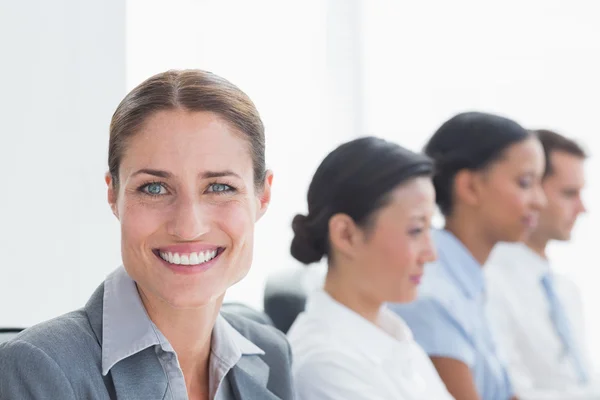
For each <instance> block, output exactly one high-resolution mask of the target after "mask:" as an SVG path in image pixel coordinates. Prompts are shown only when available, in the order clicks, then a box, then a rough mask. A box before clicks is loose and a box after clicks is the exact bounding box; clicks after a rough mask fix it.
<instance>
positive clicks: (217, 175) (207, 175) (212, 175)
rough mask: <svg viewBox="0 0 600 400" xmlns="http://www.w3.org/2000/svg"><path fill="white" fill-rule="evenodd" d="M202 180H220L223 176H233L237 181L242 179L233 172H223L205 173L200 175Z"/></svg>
mask: <svg viewBox="0 0 600 400" xmlns="http://www.w3.org/2000/svg"><path fill="white" fill-rule="evenodd" d="M201 176H202V179H211V178H222V177H224V176H233V177H236V178H238V179H242V178H241V177H240V176H239V175H238V174H236V173H235V172H233V171H229V170H225V171H206V172H204V173H203V174H202V175H201Z"/></svg>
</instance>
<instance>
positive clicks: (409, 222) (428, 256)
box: [288, 137, 451, 400]
mask: <svg viewBox="0 0 600 400" xmlns="http://www.w3.org/2000/svg"><path fill="white" fill-rule="evenodd" d="M432 168H433V165H432V162H431V161H430V160H429V159H428V158H427V157H425V156H423V155H419V154H415V153H412V152H410V151H408V150H406V149H404V148H402V147H400V146H398V145H396V144H392V143H389V142H386V141H384V140H381V139H377V138H373V137H368V138H361V139H357V140H354V141H351V142H349V143H346V144H343V145H341V146H340V147H338V148H337V149H335V150H334V151H333V152H331V153H330V154H329V155H328V156H327V157H326V158H325V160H324V161H323V162H322V163H321V165H320V166H319V168H318V169H317V171H316V173H315V175H314V177H313V180H312V182H311V184H310V188H309V191H308V215H306V216H304V215H298V216H296V218H295V219H294V221H293V229H294V234H295V236H294V239H293V242H292V248H291V252H292V255H293V256H294V257H295V258H296V259H298V260H299V261H301V262H303V263H305V264H310V263H312V262H316V261H319V260H320V259H321V258H322V257H323V256H326V257H327V261H328V265H329V267H328V272H327V277H326V280H325V285H324V288H323V290H320V291H317V292H315V293H313V294H312V295H311V296H310V297H309V299H308V303H307V308H306V311H305V312H304V313H302V314H301V315H300V316H299V317H298V319H297V320H296V321H295V323H294V325H293V326H292V328H291V330H290V332H289V334H288V335H289V339H290V343H291V345H292V351H293V354H294V365H293V372H294V379H295V383H296V387H297V394H298V399H299V400H314V399H320V400H322V399H325V400H327V399H330V400H334V399H335V400H387V399H403V400H417V399H441V400H447V399H451V396H450V395H449V394H448V392H447V390H446V388H445V387H444V384H443V383H442V382H441V380H440V378H439V376H438V375H437V373H436V371H435V369H434V367H433V365H432V364H431V361H430V360H429V358H428V357H427V355H426V354H425V352H424V351H423V350H422V349H421V348H420V347H419V346H418V345H417V344H416V342H415V341H414V340H413V337H412V333H411V331H410V329H409V328H408V327H407V326H406V324H405V323H404V322H403V321H402V319H400V318H399V317H398V316H397V315H395V314H393V313H392V312H391V311H389V310H387V309H386V308H385V307H383V304H384V303H385V302H390V301H396V302H406V301H412V300H413V299H414V298H415V296H416V293H417V286H418V284H419V281H420V279H421V275H422V274H423V265H424V264H425V263H426V262H430V261H432V260H434V259H435V252H434V249H433V246H432V242H431V238H430V234H429V225H430V220H431V216H432V213H433V212H434V208H435V202H434V198H435V194H434V189H433V185H432V183H431V173H432Z"/></svg>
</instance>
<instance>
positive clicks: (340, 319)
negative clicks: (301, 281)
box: [306, 290, 412, 363]
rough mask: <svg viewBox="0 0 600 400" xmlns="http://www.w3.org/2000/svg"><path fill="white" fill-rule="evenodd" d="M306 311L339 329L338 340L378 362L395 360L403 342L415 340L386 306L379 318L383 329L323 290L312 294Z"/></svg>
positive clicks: (404, 325) (337, 332) (337, 331)
mask: <svg viewBox="0 0 600 400" xmlns="http://www.w3.org/2000/svg"><path fill="white" fill-rule="evenodd" d="M306 312H307V313H308V314H312V315H313V316H316V317H317V318H319V319H323V320H324V321H325V323H326V324H327V325H328V326H330V327H331V328H333V329H334V330H335V332H336V336H337V338H339V339H340V340H342V341H344V342H346V343H349V344H350V345H351V346H353V347H354V348H356V349H358V350H360V351H361V352H363V353H364V355H365V356H366V357H368V358H369V359H371V360H372V361H373V362H376V363H380V362H382V361H383V360H385V359H387V358H389V357H394V354H395V352H394V351H393V350H394V349H396V348H397V346H399V345H400V342H401V341H408V340H412V333H411V331H410V329H409V328H408V326H407V325H406V324H404V322H403V321H402V320H401V319H400V318H398V317H397V316H396V315H395V314H393V313H392V312H391V311H389V310H388V309H387V308H386V307H385V306H383V307H382V308H381V311H380V315H379V318H380V321H379V325H380V326H381V328H380V327H378V326H376V325H374V324H373V323H371V322H370V321H368V320H366V319H365V318H363V317H362V316H360V315H359V314H357V313H355V312H354V311H352V310H351V309H349V308H348V307H346V306H344V305H342V304H341V303H338V302H337V301H336V300H334V299H333V298H332V297H331V296H330V295H329V294H327V293H326V292H325V291H323V290H317V291H315V292H313V293H312V294H311V296H310V297H309V299H308V302H307V305H306ZM382 328H383V329H382Z"/></svg>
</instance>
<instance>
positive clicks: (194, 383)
mask: <svg viewBox="0 0 600 400" xmlns="http://www.w3.org/2000/svg"><path fill="white" fill-rule="evenodd" d="M138 290H139V292H140V297H141V299H142V302H143V303H144V306H145V308H146V311H147V312H148V315H149V316H150V319H151V320H152V322H154V324H155V325H156V326H157V327H158V329H159V330H160V332H161V333H162V334H163V335H164V336H165V337H166V338H167V340H168V341H169V343H170V344H171V346H172V347H173V350H175V353H176V354H177V359H178V361H179V365H180V367H181V369H182V371H183V375H184V378H185V383H186V386H187V389H188V394H189V395H190V394H192V393H196V394H197V393H206V394H207V395H206V396H205V397H206V398H208V381H209V376H208V375H209V360H210V352H211V340H212V331H213V327H214V325H215V321H216V319H217V316H218V314H219V311H220V309H221V304H222V302H223V296H221V297H220V298H218V299H216V300H215V301H214V302H212V303H209V304H206V305H204V306H202V307H199V308H188V309H178V308H174V307H172V306H171V305H170V304H168V303H166V302H165V301H163V300H161V299H157V298H156V297H154V296H147V295H146V294H145V293H144V292H143V291H142V290H140V289H139V287H138ZM191 397H197V396H191ZM200 398H202V397H200Z"/></svg>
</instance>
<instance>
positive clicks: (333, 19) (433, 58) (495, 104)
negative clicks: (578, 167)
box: [0, 0, 600, 367]
mask: <svg viewBox="0 0 600 400" xmlns="http://www.w3.org/2000/svg"><path fill="white" fill-rule="evenodd" d="M0 4H1V6H0V49H1V51H2V55H1V57H2V63H1V64H0V110H1V113H2V119H1V130H2V134H1V136H0V143H1V144H0V171H1V173H2V184H3V193H2V196H1V197H0V224H1V225H0V253H1V254H2V262H1V263H0V271H1V273H0V326H23V327H24V326H30V325H32V324H34V323H37V322H40V321H42V320H45V319H49V318H51V317H53V316H57V315H59V314H62V313H65V312H68V311H70V310H73V309H75V308H79V307H81V306H82V305H83V304H84V303H85V302H86V301H87V299H88V298H89V296H90V295H91V293H92V292H93V290H94V289H95V288H96V287H97V286H98V285H99V284H100V283H101V282H102V280H103V279H104V278H105V276H106V275H107V274H108V273H110V272H111V271H112V270H114V269H115V268H116V267H117V266H118V265H119V264H120V248H119V226H118V223H117V221H116V219H115V218H114V217H113V215H112V213H111V212H110V209H109V207H108V205H107V202H106V188H105V184H104V179H103V177H104V173H105V171H106V170H107V149H108V125H109V122H110V118H111V115H112V113H113V111H114V109H115V108H116V106H117V104H118V102H119V101H120V100H121V99H122V97H123V96H124V95H125V94H126V93H127V92H128V91H129V90H131V89H132V88H133V87H134V86H136V85H137V84H138V83H140V82H141V81H143V80H144V79H146V78H148V77H149V76H151V75H153V74H155V73H157V72H161V71H164V70H167V69H174V68H175V69H179V68H201V69H205V70H209V71H213V72H215V73H217V74H218V75H221V76H223V77H225V78H227V79H229V80H231V81H232V82H233V83H235V84H236V85H238V86H239V87H240V88H241V89H242V90H244V91H245V92H246V93H248V95H249V96H250V97H251V98H252V99H253V100H254V102H255V103H256V105H257V107H258V109H259V111H260V112H261V115H262V117H263V120H264V123H265V125H266V135H267V163H268V166H269V167H270V168H271V169H273V170H274V172H275V180H274V188H273V199H272V204H271V207H270V209H269V211H268V213H267V215H266V216H265V217H264V218H263V219H262V220H261V221H260V222H259V224H258V226H257V238H256V240H257V243H256V249H255V258H254V264H253V267H252V270H251V272H250V274H249V275H248V277H247V278H246V279H245V280H243V281H242V282H241V283H239V284H237V285H236V286H234V287H233V288H232V289H231V290H230V291H229V292H228V295H227V300H229V301H241V302H243V303H246V304H248V305H251V306H253V307H256V308H259V309H260V308H261V307H262V299H263V288H264V284H265V281H266V279H267V277H268V276H269V275H270V274H272V273H275V272H276V271H278V270H281V269H283V268H286V267H289V266H291V265H294V264H295V261H293V259H292V258H291V256H290V255H289V244H290V240H291V238H292V231H291V228H290V222H291V219H292V218H293V216H294V215H295V214H296V213H298V212H305V211H306V209H305V208H306V200H305V198H306V191H307V188H308V183H309V181H310V179H311V177H312V174H313V173H314V171H315V169H316V167H317V165H318V164H319V162H320V161H321V160H322V158H323V157H324V156H325V155H326V154H327V153H328V152H329V151H331V150H332V149H333V148H334V147H335V146H336V145H337V144H339V143H341V142H343V141H347V140H349V139H351V138H354V137H357V136H363V135H367V134H368V135H376V136H381V137H384V138H387V139H390V140H393V141H396V142H398V143H400V144H402V145H404V146H406V147H408V148H411V149H413V150H420V149H421V147H422V146H423V144H424V143H425V141H426V140H427V138H428V137H429V136H430V135H431V134H432V133H433V132H434V131H435V129H436V128H437V127H438V126H439V125H440V124H441V123H442V122H443V121H444V120H446V119H447V118H449V117H450V116H452V115H453V114H455V113H457V112H461V111H466V110H480V111H489V112H494V113H498V114H502V115H505V116H508V117H511V118H513V119H516V120H517V121H518V122H520V123H521V124H522V125H524V126H525V127H528V128H548V129H552V130H556V131H558V132H560V133H562V134H564V135H566V136H569V137H572V138H575V139H577V140H579V141H580V142H581V143H582V144H584V146H585V147H586V148H587V150H588V151H589V152H590V153H591V158H590V160H589V161H588V162H587V173H588V187H587V189H586V191H585V195H584V196H585V197H584V198H585V200H586V201H587V205H588V209H589V210H590V211H589V213H588V214H587V215H585V216H583V217H581V218H580V221H579V223H578V225H577V227H576V230H575V233H574V237H573V241H572V242H570V243H567V244H554V245H553V247H552V248H551V252H550V256H551V259H552V261H553V264H554V267H555V268H556V269H557V270H558V271H560V272H562V273H565V274H566V275H568V276H569V277H570V278H571V279H572V280H573V281H575V283H577V284H578V285H579V287H580V288H581V290H582V295H583V300H584V305H585V315H586V318H587V321H586V322H587V334H588V339H593V338H596V337H600V317H598V314H597V312H596V310H595V307H596V306H597V304H599V303H600V290H598V285H599V279H598V278H599V277H600V272H599V271H598V268H599V267H600V263H599V262H598V259H596V258H595V257H597V252H596V251H595V246H596V245H597V243H596V242H597V241H598V235H597V232H598V227H599V226H600V217H599V213H600V179H598V178H597V176H596V173H597V172H598V171H600V165H599V161H598V156H599V153H600V135H599V134H598V133H599V125H600V122H599V114H600V113H599V112H600V97H599V96H600V24H598V18H599V17H600V3H599V2H596V1H594V0H588V1H584V0H569V1H567V0H564V1H558V0H520V1H516V0H504V1H502V2H499V1H497V2H492V1H464V0H454V1H452V2H446V1H442V0H440V1H420V2H410V1H401V0H396V1H393V0H371V1H367V0H364V1H359V0H303V1H294V2H292V1H276V0H272V1H266V0H253V1H242V0H239V1H232V0H221V1H208V0H194V1H192V0H171V1H168V2H167V1H150V0H127V1H124V0H102V1H81V0H54V1H52V2H48V1H42V0H25V1H19V2H17V1H8V0H0ZM457 145H460V144H457ZM594 260H596V261H594ZM590 347H591V351H593V352H594V354H593V355H592V357H591V358H592V359H593V360H600V342H594V341H593V340H590ZM597 362H598V363H600V361H597ZM596 367H598V365H596Z"/></svg>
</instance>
